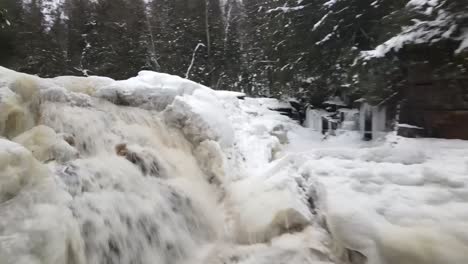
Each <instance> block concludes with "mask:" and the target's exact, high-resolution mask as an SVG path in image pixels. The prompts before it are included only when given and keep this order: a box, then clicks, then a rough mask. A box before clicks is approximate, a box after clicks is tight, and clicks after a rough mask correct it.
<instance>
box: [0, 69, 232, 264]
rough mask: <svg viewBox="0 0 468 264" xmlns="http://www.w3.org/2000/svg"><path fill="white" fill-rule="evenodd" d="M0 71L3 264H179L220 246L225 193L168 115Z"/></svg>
mask: <svg viewBox="0 0 468 264" xmlns="http://www.w3.org/2000/svg"><path fill="white" fill-rule="evenodd" d="M2 73H3V76H1V77H2V78H1V79H2V81H3V82H4V83H2V86H3V87H2V88H1V92H2V93H1V97H0V101H1V105H0V107H1V108H2V111H1V113H2V114H1V120H0V121H1V125H2V126H1V128H2V131H3V132H2V135H3V136H5V137H7V138H8V139H9V140H6V139H2V140H1V141H0V146H1V148H0V164H1V165H0V167H1V168H2V172H1V173H0V175H1V177H0V184H1V187H0V198H1V201H0V202H1V204H0V218H1V220H0V231H1V233H2V236H1V238H0V239H1V242H0V243H1V245H2V247H1V249H0V256H1V258H2V263H48V264H55V263H57V264H59V263H61V264H63V263H70V264H84V263H87V264H102V263H109V264H110V263H112V264H118V263H122V264H123V263H135V264H137V263H141V264H143V263H181V262H182V261H183V260H186V259H187V258H189V257H190V256H191V255H193V254H194V252H195V251H196V249H197V248H198V247H199V245H200V244H204V243H207V242H209V241H215V240H216V239H218V237H219V236H220V235H221V233H222V229H223V226H222V224H221V222H220V221H219V219H221V217H222V215H221V211H220V209H218V205H217V204H216V201H217V200H218V196H219V193H218V191H217V190H216V188H215V187H213V186H212V185H210V184H209V183H208V182H207V181H206V180H205V179H206V178H207V176H206V175H205V172H203V171H202V169H201V168H200V167H199V165H198V162H197V160H196V158H195V156H194V154H193V151H194V146H193V144H192V143H191V142H189V141H188V140H187V139H186V137H185V136H184V134H183V132H182V131H181V130H180V129H178V128H176V127H174V126H169V125H167V124H166V123H165V120H164V117H163V115H162V112H160V111H155V110H151V109H148V110H145V109H142V108H138V107H133V106H118V105H116V104H113V103H111V102H108V101H107V100H104V99H100V98H96V97H93V96H89V94H92V93H93V92H95V90H96V89H97V86H98V85H99V83H100V82H98V81H94V82H90V80H89V79H86V78H76V77H70V78H69V79H68V80H67V79H66V78H64V77H62V78H57V79H52V80H41V79H39V78H35V77H32V76H27V75H21V74H17V73H13V72H9V71H8V70H6V69H2ZM8 76H13V79H12V80H11V81H10V80H8V78H7V77H8ZM10 78H11V77H10ZM97 79H98V78H97ZM98 80H100V81H102V83H107V82H106V79H105V78H102V79H98ZM93 85H94V87H93ZM13 142H16V143H19V144H21V145H22V146H23V147H22V146H20V145H19V144H16V143H13ZM26 148H27V149H28V150H30V152H29V151H27V150H26ZM119 148H120V149H119Z"/></svg>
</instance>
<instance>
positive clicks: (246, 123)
mask: <svg viewBox="0 0 468 264" xmlns="http://www.w3.org/2000/svg"><path fill="white" fill-rule="evenodd" d="M241 95H242V94H239V93H232V92H226V91H221V92H216V91H213V90H211V89H209V88H207V87H204V86H202V85H199V84H196V83H193V82H191V81H188V80H185V79H182V78H179V77H175V76H170V75H166V74H161V73H154V72H141V73H140V74H139V75H138V76H137V77H134V78H131V79H129V80H125V81H114V80H111V79H108V78H100V77H91V78H74V77H60V78H53V79H40V78H37V77H33V76H29V75H24V74H19V73H15V72H13V71H10V70H8V69H5V68H0V109H2V111H1V112H0V113H1V114H0V125H1V126H0V127H1V128H2V130H0V135H1V136H2V137H4V138H0V202H1V203H0V209H1V210H0V219H1V220H0V259H2V261H3V262H4V263H7V264H13V263H28V264H29V263H41V264H42V263H43V264H58V263H75V264H85V263H87V264H88V263H91V264H97V263H106V262H108V263H122V264H123V263H131V262H135V263H137V262H138V263H144V264H149V263H154V261H156V262H158V263H175V264H187V263H189V264H191V263H193V264H197V263H244V264H249V263H285V262H287V263H293V264H299V263H304V264H305V263H342V262H340V258H341V257H342V256H343V254H346V252H345V250H344V249H345V248H346V249H353V250H357V251H359V252H360V253H362V254H364V255H365V256H366V257H367V258H368V260H369V263H372V264H383V263H403V264H410V263H411V264H423V263H424V264H426V263H431V264H439V263H453V264H464V263H466V260H468V253H467V252H468V250H467V249H468V232H467V231H465V230H468V229H467V224H466V223H468V213H467V211H466V206H467V204H468V176H467V175H468V159H467V158H466V157H468V141H462V140H444V139H409V138H402V137H398V136H396V135H395V134H393V133H384V132H382V136H381V137H379V138H378V139H375V140H374V141H370V142H363V141H361V140H360V138H361V135H360V134H359V133H358V132H356V131H347V132H343V133H340V134H339V135H338V136H336V137H327V138H324V137H323V136H322V135H321V133H320V132H319V131H314V130H313V129H311V128H304V127H301V126H299V125H298V124H296V123H295V122H294V121H292V120H290V119H289V118H288V117H286V116H283V115H281V114H280V113H278V112H275V111H272V110H270V109H274V108H278V107H284V106H287V105H288V103H284V102H280V101H278V100H276V99H272V98H245V99H243V100H240V99H238V97H239V96H241ZM3 110H5V111H3ZM340 111H342V112H346V114H349V116H353V115H354V114H355V113H356V110H352V109H340ZM12 113H13V114H12ZM318 114H319V115H320V113H318ZM13 121H14V122H13ZM12 124H19V125H18V126H15V127H14V129H13V128H12V127H11V126H12ZM13 141H14V142H13ZM20 144H21V145H20ZM121 144H124V145H125V146H126V147H125V148H124V149H120V150H121V151H122V150H123V151H124V152H125V153H123V154H122V153H120V152H117V151H116V146H119V145H121ZM150 167H151V168H152V169H153V170H151V171H149V170H148V168H150ZM3 262H2V263H3Z"/></svg>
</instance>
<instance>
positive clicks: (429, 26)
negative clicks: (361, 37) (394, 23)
mask: <svg viewBox="0 0 468 264" xmlns="http://www.w3.org/2000/svg"><path fill="white" fill-rule="evenodd" d="M438 3H439V1H438V0H411V1H409V2H408V4H407V7H408V8H410V9H413V10H417V11H419V12H422V13H424V14H425V15H426V16H430V15H431V14H432V13H433V11H434V7H436V6H437V5H438ZM426 6H427V9H426V10H425V11H421V9H422V8H423V7H426ZM436 14H437V15H436V16H435V18H433V19H432V18H428V19H427V20H418V19H413V20H412V22H413V24H412V25H409V26H405V27H403V28H402V31H401V32H400V33H399V34H397V35H395V36H394V37H392V38H390V39H388V40H387V41H385V42H384V43H382V44H380V45H378V46H377V47H376V48H375V49H373V50H368V51H363V52H361V56H362V58H363V59H365V60H368V59H371V58H381V57H384V56H385V55H386V54H387V53H389V52H391V51H395V52H397V51H399V50H400V49H401V48H403V47H404V46H405V45H408V44H421V43H434V42H437V41H440V40H444V39H455V40H461V41H462V42H461V44H460V46H459V48H458V49H457V50H456V51H455V53H459V52H461V51H462V50H463V49H464V48H466V46H465V45H466V44H465V43H466V37H465V36H461V37H457V35H456V34H457V31H458V30H463V28H459V27H458V26H457V24H456V23H455V21H456V18H455V16H454V15H453V14H451V13H449V12H447V11H445V10H443V9H439V10H437V13H436Z"/></svg>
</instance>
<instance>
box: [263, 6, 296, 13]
mask: <svg viewBox="0 0 468 264" xmlns="http://www.w3.org/2000/svg"><path fill="white" fill-rule="evenodd" d="M304 7H305V6H303V5H298V6H286V5H284V6H280V7H276V8H273V9H269V10H267V11H266V13H267V14H269V13H273V12H278V11H281V12H283V13H289V12H293V11H298V10H302V9H304Z"/></svg>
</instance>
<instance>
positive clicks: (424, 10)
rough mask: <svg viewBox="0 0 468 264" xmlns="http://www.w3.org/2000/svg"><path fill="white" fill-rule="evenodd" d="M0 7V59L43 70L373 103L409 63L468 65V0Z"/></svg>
mask: <svg viewBox="0 0 468 264" xmlns="http://www.w3.org/2000/svg"><path fill="white" fill-rule="evenodd" d="M0 10H2V12H1V17H2V21H3V22H2V27H1V29H0V50H1V53H0V65H2V66H5V67H9V68H11V69H14V70H17V71H21V72H25V73H30V74H37V75H39V76H41V77H53V76H59V75H78V76H88V75H101V76H108V77H111V78H114V79H127V78H129V77H131V76H135V75H136V74H137V73H138V72H139V71H141V70H153V71H158V72H164V73H169V74H174V75H179V76H181V77H186V78H188V79H191V80H193V81H195V82H199V83H202V84H204V85H206V86H209V87H211V88H213V89H217V90H233V91H242V92H245V93H247V94H248V95H251V96H271V97H277V98H297V99H299V100H300V101H302V102H304V103H307V104H311V105H315V106H320V105H321V104H322V103H323V101H325V100H326V99H327V98H329V97H330V96H340V97H342V98H345V99H346V101H347V103H350V102H352V101H354V100H356V99H359V98H362V97H364V98H366V99H368V100H369V101H371V102H377V103H378V102H380V101H382V100H384V99H385V98H388V96H391V95H392V94H394V93H395V92H396V91H398V90H399V89H401V87H404V86H405V82H406V81H407V79H408V78H407V72H408V69H410V68H411V67H412V65H414V64H418V63H419V64H421V63H423V64H424V63H429V64H430V65H431V67H432V68H433V69H434V74H439V75H442V76H445V75H447V74H448V75H450V76H464V77H466V75H467V71H468V55H467V53H468V52H467V49H466V47H467V46H468V15H467V14H468V4H467V2H466V0H411V1H407V0H392V1H388V0H248V1H247V0H245V1H239V0H152V1H145V0H59V1H57V0H55V1H51V0H29V1H23V0H2V1H1V2H0ZM415 50H417V52H414V51H415Z"/></svg>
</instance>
